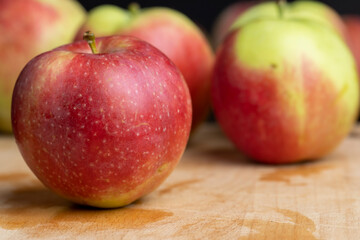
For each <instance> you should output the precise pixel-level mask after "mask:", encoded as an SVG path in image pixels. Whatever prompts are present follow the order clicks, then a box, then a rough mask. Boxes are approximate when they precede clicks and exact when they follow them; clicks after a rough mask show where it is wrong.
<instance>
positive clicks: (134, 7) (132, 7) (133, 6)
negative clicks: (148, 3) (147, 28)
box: [128, 2, 140, 15]
mask: <svg viewBox="0 0 360 240" xmlns="http://www.w3.org/2000/svg"><path fill="white" fill-rule="evenodd" d="M128 8H129V11H130V13H132V14H133V15H135V14H138V12H139V10H140V5H139V4H138V3H137V2H132V3H130V4H129V7H128Z"/></svg>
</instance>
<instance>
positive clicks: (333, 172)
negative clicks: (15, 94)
mask: <svg viewBox="0 0 360 240" xmlns="http://www.w3.org/2000/svg"><path fill="white" fill-rule="evenodd" d="M0 166H1V168H0V239H59V238H61V239H101V240H105V239H156V240H158V239H268V240H269V239H279V240H281V239H308V240H311V239H360V127H357V128H355V129H354V131H353V132H352V133H351V134H350V135H349V137H348V138H347V139H345V140H344V141H343V142H342V144H341V145H340V146H339V147H338V148H337V149H336V150H335V151H334V152H333V153H332V154H331V155H329V156H328V157H326V158H324V159H322V160H319V161H316V162H308V163H302V164H293V165H286V166H271V165H262V164H257V163H254V162H251V161H249V160H247V159H246V158H244V157H243V156H242V155H241V154H240V153H239V152H238V151H237V150H236V149H235V148H234V147H233V145H232V144H231V143H230V142H229V141H228V140H227V139H226V138H225V137H224V135H223V134H222V133H221V131H220V129H219V128H218V127H217V126H216V125H215V124H212V125H211V124H207V125H206V124H205V125H203V126H202V127H201V128H200V129H199V130H198V132H197V133H196V134H195V135H194V136H193V137H192V139H191V141H190V143H189V146H188V148H187V151H186V153H185V155H184V157H183V158H182V160H181V162H180V164H179V165H178V166H177V168H176V170H175V171H174V172H173V173H172V174H171V176H170V177H169V178H168V179H167V180H166V181H165V182H164V183H163V184H162V185H161V186H160V187H159V188H158V189H157V190H156V191H155V192H153V193H151V194H150V195H148V196H146V197H144V198H142V199H140V200H138V201H137V202H135V203H133V204H131V205H130V206H128V207H125V208H120V209H113V210H97V209H91V208H85V207H79V206H76V205H73V204H71V203H69V202H68V201H66V200H63V199H62V198H60V197H58V196H56V195H54V194H53V193H52V192H50V191H49V190H47V189H45V188H44V187H43V186H42V185H41V184H40V183H39V181H38V180H37V179H36V178H35V177H34V175H33V174H32V173H31V172H30V170H29V169H28V167H27V166H26V164H25V163H24V161H23V160H22V157H21V156H20V154H19V152H18V150H17V147H16V144H15V142H14V139H13V137H12V136H4V135H3V136H0Z"/></svg>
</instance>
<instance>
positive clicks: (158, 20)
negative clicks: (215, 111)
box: [77, 5, 214, 129]
mask: <svg viewBox="0 0 360 240" xmlns="http://www.w3.org/2000/svg"><path fill="white" fill-rule="evenodd" d="M87 30H91V31H93V32H94V33H95V34H96V35H97V36H106V35H113V34H125V35H132V36H135V37H138V38H140V39H142V40H145V41H147V42H149V43H151V44H152V45H154V46H155V47H157V48H158V49H160V50H161V51H162V52H163V53H165V54H166V55H167V56H168V57H169V58H170V59H171V60H172V61H173V62H174V63H175V65H176V66H177V67H178V68H179V69H180V71H181V72H182V74H183V76H184V78H185V81H186V83H187V84H188V87H189V90H190V94H191V98H192V107H193V122H192V129H195V128H196V127H197V126H198V125H199V124H200V123H201V122H202V121H203V120H204V119H205V118H206V116H207V114H208V112H209V108H210V81H211V71H212V67H213V61H214V54H213V52H212V50H211V47H210V44H209V43H208V41H207V39H206V38H205V36H204V34H203V33H202V32H201V30H200V29H199V27H197V26H196V25H195V24H194V23H193V22H192V21H191V20H190V19H189V18H188V17H186V16H185V15H183V14H182V13H180V12H178V11H175V10H173V9H169V8H164V7H152V8H144V9H139V8H138V7H137V6H136V5H131V6H130V10H129V11H128V10H125V9H122V8H119V7H117V6H114V5H101V6H98V7H96V8H94V9H92V10H91V11H90V12H89V17H88V20H87V22H86V23H85V24H84V26H83V27H82V28H81V30H80V31H79V34H78V37H77V39H80V38H81V34H82V32H84V31H87Z"/></svg>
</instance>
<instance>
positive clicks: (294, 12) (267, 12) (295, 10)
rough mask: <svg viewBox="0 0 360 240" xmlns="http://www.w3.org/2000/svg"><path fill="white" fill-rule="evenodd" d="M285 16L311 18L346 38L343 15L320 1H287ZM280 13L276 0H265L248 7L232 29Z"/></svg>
mask: <svg viewBox="0 0 360 240" xmlns="http://www.w3.org/2000/svg"><path fill="white" fill-rule="evenodd" d="M284 9H285V11H284V15H285V16H284V17H285V18H292V19H297V20H299V19H302V20H310V21H314V22H317V23H320V24H322V25H323V26H327V27H328V28H330V29H332V30H334V31H335V32H337V33H338V34H339V35H340V36H341V37H342V38H344V39H345V36H346V27H345V25H344V22H343V20H342V19H341V16H340V15H339V14H338V13H337V12H336V11H335V10H334V9H332V8H331V7H330V6H328V5H326V4H325V3H322V2H319V1H301V0H298V1H294V2H291V3H285V6H284ZM278 15H279V8H278V6H277V3H276V2H274V1H271V2H270V1H269V2H263V3H260V4H257V5H256V6H254V7H252V8H250V9H248V11H246V12H245V13H244V14H242V15H241V16H240V17H239V18H237V19H236V21H235V22H234V23H233V25H232V26H231V27H230V30H232V29H236V28H238V27H241V26H243V25H244V24H245V23H247V22H250V21H252V20H254V19H259V18H274V17H277V16H278Z"/></svg>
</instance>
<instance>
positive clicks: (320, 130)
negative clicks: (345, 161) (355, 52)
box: [212, 7, 359, 163]
mask: <svg viewBox="0 0 360 240" xmlns="http://www.w3.org/2000/svg"><path fill="white" fill-rule="evenodd" d="M282 11H283V12H281V11H280V12H278V15H277V16H274V17H268V18H264V19H257V20H255V21H249V22H247V23H246V24H244V25H243V26H240V27H239V28H238V29H237V30H234V31H233V32H232V33H231V34H230V35H228V36H227V38H226V40H225V41H224V43H223V45H222V46H221V47H220V50H219V52H218V55H217V58H216V63H215V70H214V78H213V82H212V102H213V108H214V112H215V116H216V119H217V120H218V122H219V124H220V125H221V127H222V128H223V130H224V132H225V133H226V134H227V136H228V137H229V138H230V139H231V140H232V141H233V142H234V144H235V145H236V146H237V147H238V148H239V149H240V150H241V151H243V152H244V153H245V154H246V155H248V156H249V157H250V158H252V159H255V160H257V161H260V162H266V163H290V162H298V161H303V160H310V159H311V160H313V159H317V158H320V157H322V156H324V155H326V154H328V153H329V152H331V151H332V150H333V149H334V148H335V147H336V146H337V145H338V144H339V143H340V142H341V140H342V139H343V138H344V137H345V136H346V135H347V134H348V133H349V131H350V129H351V128H352V126H353V124H354V121H355V119H356V117H357V112H358V106H359V86H358V78H357V73H356V66H355V61H354V59H353V57H352V55H351V53H350V51H349V49H348V47H347V46H346V44H345V42H344V41H343V40H342V39H341V38H340V37H339V36H338V34H337V33H336V32H335V31H333V30H331V29H329V28H327V27H324V26H323V25H321V24H318V23H317V22H315V21H314V22H312V21H310V20H301V19H298V20H296V21H294V20H292V19H291V17H290V15H287V14H289V13H288V12H286V11H287V8H286V7H284V8H283V9H282ZM285 16H286V17H285Z"/></svg>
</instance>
